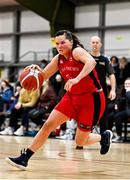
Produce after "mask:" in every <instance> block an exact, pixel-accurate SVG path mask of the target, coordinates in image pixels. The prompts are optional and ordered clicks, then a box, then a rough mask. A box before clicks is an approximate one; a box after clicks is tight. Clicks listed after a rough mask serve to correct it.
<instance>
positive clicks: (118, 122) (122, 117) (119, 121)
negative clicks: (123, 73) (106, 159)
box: [112, 77, 130, 142]
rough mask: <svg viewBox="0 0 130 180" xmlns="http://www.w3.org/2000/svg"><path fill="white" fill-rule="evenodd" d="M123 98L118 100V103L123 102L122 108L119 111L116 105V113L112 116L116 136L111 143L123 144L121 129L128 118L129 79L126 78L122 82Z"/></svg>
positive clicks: (129, 104) (129, 115)
mask: <svg viewBox="0 0 130 180" xmlns="http://www.w3.org/2000/svg"><path fill="white" fill-rule="evenodd" d="M124 89H125V96H124V97H121V98H120V101H123V104H124V105H123V108H122V110H121V109H120V110H119V106H118V104H117V107H116V112H115V114H114V122H115V126H116V133H117V136H116V137H115V138H114V139H112V142H123V139H122V128H123V122H125V121H127V120H128V118H129V117H130V77H129V78H127V79H126V80H125V82H124Z"/></svg>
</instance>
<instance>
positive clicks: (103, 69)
mask: <svg viewBox="0 0 130 180" xmlns="http://www.w3.org/2000/svg"><path fill="white" fill-rule="evenodd" d="M90 47H91V51H90V54H91V56H92V57H93V58H94V59H95V61H96V63H97V64H96V70H97V73H98V77H99V80H100V83H101V86H102V88H103V91H104V94H105V99H106V104H107V102H108V99H110V100H111V101H113V100H114V99H115V98H116V78H115V74H114V69H113V67H112V65H111V63H110V60H109V59H108V57H106V56H104V55H102V54H101V47H102V42H101V39H100V37H98V36H93V37H91V40H90ZM107 77H108V78H109V83H110V84H109V86H110V90H109V91H108V85H107ZM106 129H108V122H107V105H106V110H105V112H104V114H103V116H102V118H101V121H100V133H103V132H104V131H105V130H106Z"/></svg>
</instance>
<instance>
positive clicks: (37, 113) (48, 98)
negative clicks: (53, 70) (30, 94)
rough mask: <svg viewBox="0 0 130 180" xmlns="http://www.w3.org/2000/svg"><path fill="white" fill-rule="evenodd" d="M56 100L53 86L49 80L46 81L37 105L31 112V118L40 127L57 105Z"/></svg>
mask: <svg viewBox="0 0 130 180" xmlns="http://www.w3.org/2000/svg"><path fill="white" fill-rule="evenodd" d="M56 98H57V97H56V93H55V90H54V88H53V86H52V85H51V83H50V82H49V80H47V81H45V82H44V85H43V87H42V92H41V95H40V97H39V99H38V102H37V105H36V106H35V108H33V109H32V110H31V111H30V112H29V115H28V116H29V118H30V119H31V120H32V121H33V122H34V123H35V124H37V125H38V126H39V125H40V126H42V125H43V123H44V122H43V120H44V119H46V115H47V113H50V112H51V111H52V109H53V108H54V106H55V105H56Z"/></svg>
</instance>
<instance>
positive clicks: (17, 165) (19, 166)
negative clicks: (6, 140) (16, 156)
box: [5, 157, 27, 171]
mask: <svg viewBox="0 0 130 180" xmlns="http://www.w3.org/2000/svg"><path fill="white" fill-rule="evenodd" d="M5 160H6V162H7V163H9V164H10V165H12V166H14V167H16V168H18V169H20V170H24V171H25V170H26V169H27V167H24V166H22V165H19V164H16V163H14V162H13V161H11V160H10V159H9V158H8V157H7V158H5Z"/></svg>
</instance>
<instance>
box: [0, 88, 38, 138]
mask: <svg viewBox="0 0 130 180" xmlns="http://www.w3.org/2000/svg"><path fill="white" fill-rule="evenodd" d="M39 96H40V90H39V89H38V90H36V91H27V90H25V89H24V88H22V89H21V91H20V95H19V98H18V102H17V103H16V104H15V106H14V108H13V109H12V111H11V114H10V119H9V126H8V127H7V128H6V129H4V130H3V131H1V132H0V134H1V135H13V134H15V135H17V136H22V135H24V134H25V132H27V131H28V113H29V111H30V110H31V109H32V108H33V107H34V106H35V105H36V103H37V101H38V99H39ZM19 117H21V121H22V122H21V125H20V127H19V128H18V127H17V126H18V118H19ZM17 128H18V129H17Z"/></svg>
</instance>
